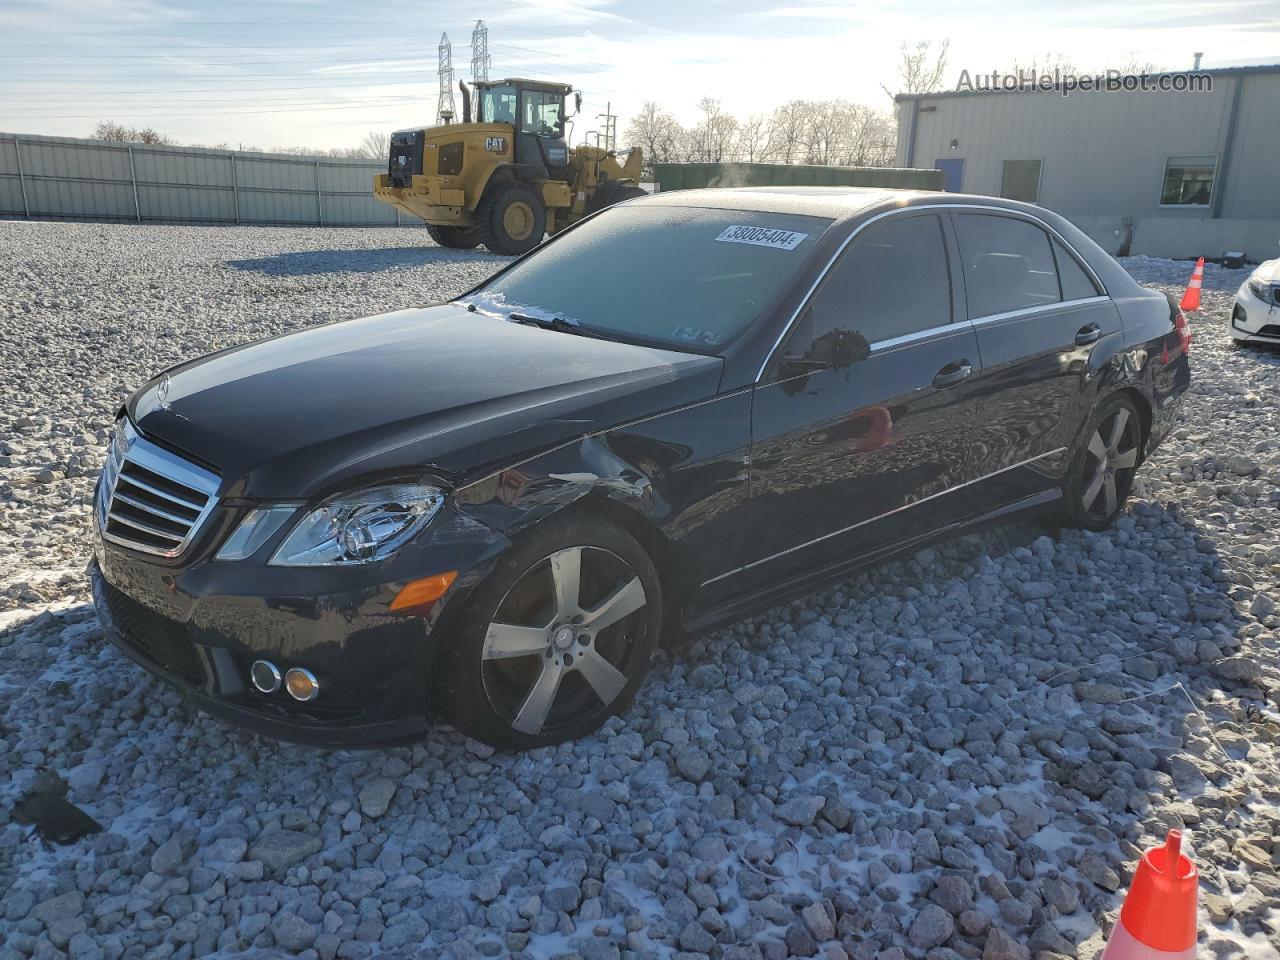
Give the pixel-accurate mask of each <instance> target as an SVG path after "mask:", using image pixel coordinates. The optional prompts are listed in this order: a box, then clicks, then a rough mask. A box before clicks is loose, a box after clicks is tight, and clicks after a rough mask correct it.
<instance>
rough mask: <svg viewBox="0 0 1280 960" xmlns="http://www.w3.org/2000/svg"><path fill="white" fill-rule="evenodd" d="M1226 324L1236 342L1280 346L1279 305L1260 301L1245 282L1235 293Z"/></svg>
mask: <svg viewBox="0 0 1280 960" xmlns="http://www.w3.org/2000/svg"><path fill="white" fill-rule="evenodd" d="M1273 289H1274V288H1273ZM1227 324H1228V327H1229V329H1230V333H1231V336H1232V337H1234V338H1235V339H1236V340H1249V341H1256V342H1258V343H1275V344H1280V304H1277V303H1268V302H1267V301H1265V300H1263V299H1261V298H1260V297H1259V296H1258V295H1257V294H1255V293H1254V292H1253V291H1252V290H1250V289H1249V284H1248V282H1247V281H1246V282H1245V283H1242V284H1241V285H1240V289H1239V290H1237V291H1236V300H1235V303H1234V304H1233V305H1232V307H1231V318H1230V319H1229V320H1228V321H1227Z"/></svg>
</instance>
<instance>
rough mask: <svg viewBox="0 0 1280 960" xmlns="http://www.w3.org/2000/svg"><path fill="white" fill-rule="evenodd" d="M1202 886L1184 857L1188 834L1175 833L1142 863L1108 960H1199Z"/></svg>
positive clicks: (1104, 954)
mask: <svg viewBox="0 0 1280 960" xmlns="http://www.w3.org/2000/svg"><path fill="white" fill-rule="evenodd" d="M1199 884H1200V877H1199V874H1198V873H1197V872H1196V865H1195V864H1194V863H1192V862H1191V860H1190V859H1189V858H1188V857H1185V856H1183V855H1182V834H1181V833H1179V832H1178V831H1177V830H1170V831H1169V833H1168V836H1167V837H1166V838H1165V842H1164V846H1163V847H1153V848H1152V849H1150V850H1148V851H1147V852H1146V853H1144V854H1143V855H1142V859H1141V860H1140V861H1139V862H1138V872H1137V873H1136V874H1134V876H1133V885H1132V886H1130V887H1129V895H1128V896H1127V897H1125V898H1124V906H1123V907H1121V908H1120V922H1119V923H1117V924H1116V928H1115V929H1114V930H1112V931H1111V939H1110V940H1108V941H1107V949H1106V950H1104V951H1103V952H1102V960H1194V958H1195V955H1196V893H1197V891H1198V889H1199Z"/></svg>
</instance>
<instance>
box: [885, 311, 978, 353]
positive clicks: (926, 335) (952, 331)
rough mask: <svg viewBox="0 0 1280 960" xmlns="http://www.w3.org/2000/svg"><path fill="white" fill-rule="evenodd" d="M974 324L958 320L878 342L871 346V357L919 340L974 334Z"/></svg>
mask: <svg viewBox="0 0 1280 960" xmlns="http://www.w3.org/2000/svg"><path fill="white" fill-rule="evenodd" d="M972 332H973V324H972V323H971V322H970V321H968V320H957V321H954V322H952V323H944V324H942V325H941V326H937V327H929V328H928V329H927V330H916V331H915V332H914V333H904V334H902V335H901V336H898V337H890V338H889V339H888V340H877V341H876V342H875V343H873V344H871V356H873V357H874V356H875V355H876V354H877V353H880V352H881V351H886V352H887V351H891V350H895V349H897V348H898V347H901V346H905V345H906V344H908V343H915V342H916V341H917V340H931V339H933V338H934V337H937V339H939V340H942V339H945V338H944V337H943V336H942V334H945V335H946V336H948V337H950V336H955V335H956V334H960V333H972Z"/></svg>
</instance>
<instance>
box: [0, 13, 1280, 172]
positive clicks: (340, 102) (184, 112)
mask: <svg viewBox="0 0 1280 960" xmlns="http://www.w3.org/2000/svg"><path fill="white" fill-rule="evenodd" d="M476 17H482V18H483V19H484V21H485V23H486V24H487V25H488V28H489V55H490V57H491V59H492V66H491V68H490V77H491V78H492V77H503V76H525V77H534V78H540V79H548V80H558V81H563V82H566V83H572V84H574V85H575V86H576V87H578V88H579V89H581V91H582V93H583V109H582V113H581V114H580V115H579V116H578V117H577V118H576V120H575V133H574V142H575V143H576V142H578V141H580V140H581V139H582V137H583V135H584V134H585V133H586V132H587V131H589V130H595V129H596V128H597V125H598V124H599V121H598V120H597V115H598V114H604V113H605V112H606V111H610V112H612V113H614V114H616V115H618V117H619V121H618V132H619V133H623V132H624V131H625V129H626V125H627V122H628V120H629V119H630V117H631V116H633V115H634V114H635V113H636V112H637V111H638V110H639V108H640V107H641V105H642V104H643V102H644V101H646V100H653V101H656V102H657V103H659V104H660V105H662V106H663V107H664V108H665V109H667V110H668V111H670V112H671V113H673V114H675V115H676V117H677V118H679V119H680V120H681V121H682V122H685V123H692V122H693V121H695V120H696V118H697V107H696V104H697V102H698V100H699V99H701V98H703V97H712V98H715V99H719V100H720V101H721V102H722V104H723V106H724V108H725V109H727V110H729V111H730V112H733V113H735V114H737V115H739V116H743V117H745V116H748V115H750V114H753V113H761V114H768V113H769V112H770V111H771V110H772V109H773V108H774V107H776V106H777V105H779V104H780V103H783V102H785V101H787V100H791V99H796V98H811V99H828V98H837V97H840V98H844V99H848V100H852V101H855V102H861V103H866V104H869V105H871V106H874V107H877V108H883V109H888V108H889V107H890V106H891V101H890V100H889V98H888V96H886V94H885V92H884V90H883V89H882V87H881V85H882V84H883V85H885V86H889V87H891V88H893V87H895V84H896V79H897V65H898V62H899V59H900V52H899V51H900V47H901V45H902V44H903V43H904V42H911V43H914V42H916V41H918V40H932V41H940V40H942V39H943V38H949V39H950V42H951V49H950V56H949V66H948V69H947V72H946V75H945V80H944V82H945V86H946V87H952V88H953V87H954V86H955V83H956V79H957V77H958V76H959V72H960V70H961V69H967V70H969V71H970V73H972V74H977V73H990V72H991V71H992V70H994V69H998V68H1003V67H1008V66H1010V65H1012V64H1013V63H1014V62H1024V63H1025V62H1028V61H1031V60H1039V61H1042V62H1043V61H1045V60H1048V59H1053V58H1056V57H1066V58H1068V59H1069V60H1070V61H1071V62H1073V63H1074V64H1076V65H1077V66H1079V67H1080V68H1083V69H1086V70H1095V69H1103V68H1105V67H1107V66H1109V65H1116V64H1120V63H1124V62H1130V61H1136V62H1151V63H1154V64H1156V65H1157V66H1159V67H1161V68H1166V69H1182V68H1188V67H1190V66H1191V63H1192V58H1193V55H1194V53H1195V52H1196V51H1204V54H1205V57H1204V60H1203V65H1204V66H1233V65H1239V64H1252V63H1271V62H1277V61H1280V3H1277V2H1276V0H1195V2H1181V0H1179V2H1172V0H1169V2H1150V0H1136V2H1125V3H1120V2H1116V0H1105V2H1098V0H1077V2H1071V3H1064V2H1062V0H1016V2H1000V0H988V2H985V3H975V2H973V0H966V2H959V0H911V2H889V0H871V2H862V3H838V2H819V3H805V2H802V0H489V2H485V0H480V2H477V0H466V2H461V0H419V2H417V3H411V2H407V0H400V2H381V3H377V4H372V3H356V2H351V0H346V2H340V0H185V2H180V0H0V130H2V131H4V132H6V133H20V134H51V135H59V136H88V135H89V134H90V133H91V131H92V130H93V128H94V126H95V125H96V124H97V122H98V121H100V120H113V121H117V122H120V123H124V124H126V125H128V126H139V127H141V126H151V127H153V128H155V129H156V130H159V131H161V132H162V133H165V134H167V135H169V136H171V137H173V138H174V139H175V140H177V141H179V142H183V143H200V144H210V145H212V144H222V143H225V144H228V145H229V146H231V147H237V146H240V145H244V146H245V147H248V146H250V145H252V146H254V147H259V148H264V149H271V148H273V147H291V146H299V147H301V146H311V147H320V148H330V147H343V146H352V145H354V144H356V143H357V142H358V141H359V140H360V139H361V138H362V137H363V136H364V134H365V133H366V132H369V131H382V132H385V131H389V130H394V129H401V128H404V127H412V126H425V125H429V124H430V123H433V122H434V118H435V111H436V100H437V83H436V74H437V43H438V42H439V39H440V35H441V33H442V32H444V33H447V34H448V35H449V39H450V41H451V43H452V53H453V67H454V73H455V78H456V79H470V76H471V34H472V28H473V26H474V24H475V18H476ZM459 106H460V104H459Z"/></svg>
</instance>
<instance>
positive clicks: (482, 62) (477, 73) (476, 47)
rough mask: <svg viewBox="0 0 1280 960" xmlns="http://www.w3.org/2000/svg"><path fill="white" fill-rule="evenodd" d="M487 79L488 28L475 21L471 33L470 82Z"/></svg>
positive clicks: (481, 21)
mask: <svg viewBox="0 0 1280 960" xmlns="http://www.w3.org/2000/svg"><path fill="white" fill-rule="evenodd" d="M488 79H489V28H488V27H486V26H485V25H484V21H483V20H477V21H476V26H475V29H474V30H472V31H471V82H472V83H475V82H476V81H477V80H479V81H481V82H483V81H485V80H488Z"/></svg>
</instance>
